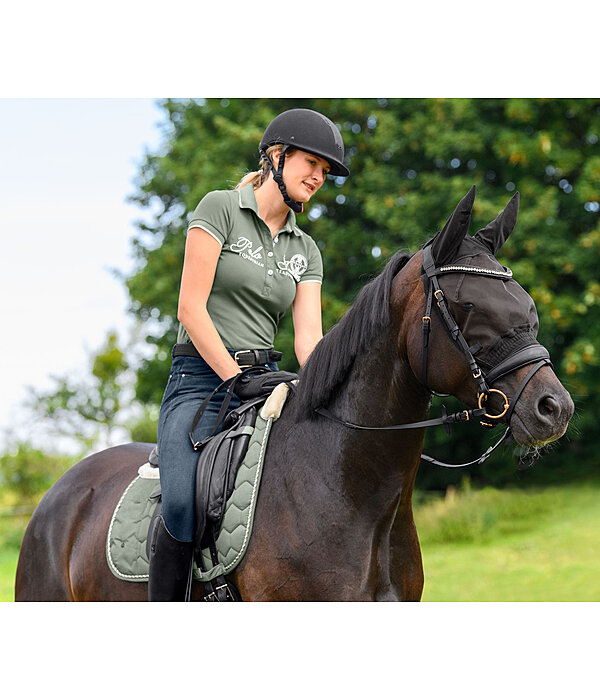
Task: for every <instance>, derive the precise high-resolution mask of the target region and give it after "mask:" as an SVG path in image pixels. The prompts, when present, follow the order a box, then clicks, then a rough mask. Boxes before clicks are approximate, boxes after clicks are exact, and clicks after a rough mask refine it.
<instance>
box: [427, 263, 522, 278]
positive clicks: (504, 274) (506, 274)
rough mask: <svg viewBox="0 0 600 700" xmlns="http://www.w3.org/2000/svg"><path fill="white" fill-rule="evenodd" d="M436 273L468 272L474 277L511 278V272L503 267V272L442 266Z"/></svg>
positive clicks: (471, 267)
mask: <svg viewBox="0 0 600 700" xmlns="http://www.w3.org/2000/svg"><path fill="white" fill-rule="evenodd" d="M438 272H470V273H471V274H475V275H491V276H493V277H506V278H507V279H509V278H511V277H512V276H513V273H512V270H511V269H510V268H508V267H505V268H504V270H488V269H487V268H485V267H473V266H470V265H444V267H440V269H439V270H438Z"/></svg>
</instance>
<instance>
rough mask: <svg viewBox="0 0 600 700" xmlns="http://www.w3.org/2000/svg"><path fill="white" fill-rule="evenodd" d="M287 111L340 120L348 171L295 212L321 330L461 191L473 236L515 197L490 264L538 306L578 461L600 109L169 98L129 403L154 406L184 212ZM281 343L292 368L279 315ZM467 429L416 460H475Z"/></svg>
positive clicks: (139, 249) (593, 399) (595, 242)
mask: <svg viewBox="0 0 600 700" xmlns="http://www.w3.org/2000/svg"><path fill="white" fill-rule="evenodd" d="M290 107H308V108H313V109H317V110H319V111H321V112H323V113H325V114H327V115H328V116H329V117H330V118H331V119H332V120H333V121H335V122H336V123H338V124H339V126H340V128H341V130H342V133H343V136H344V141H345V145H346V154H347V155H346V161H347V165H348V166H349V168H350V170H351V171H352V175H351V176H350V177H349V178H346V179H345V178H340V177H331V176H329V178H328V183H327V185H326V186H325V187H324V188H323V189H322V190H321V191H320V192H319V194H318V196H317V198H316V200H315V201H314V203H311V205H310V206H308V207H307V211H306V214H305V215H301V216H300V225H301V226H302V228H303V229H304V230H306V231H307V233H309V234H310V235H311V236H312V237H313V238H314V239H315V240H316V241H317V244H318V245H319V247H320V249H321V251H322V254H323V260H324V268H325V280H324V285H323V319H324V328H325V330H327V329H329V328H330V327H331V326H332V325H333V324H334V323H335V322H336V321H337V320H338V319H339V318H340V316H341V314H342V313H343V312H344V311H345V310H346V309H347V308H348V306H349V304H350V303H351V302H352V299H353V298H354V295H355V294H356V292H357V291H358V289H359V288H360V287H361V286H363V285H364V284H365V282H366V281H367V280H368V279H369V278H371V277H372V276H374V275H376V274H377V273H378V272H379V271H380V270H381V269H382V267H383V265H384V263H385V261H386V260H387V259H388V258H389V257H390V256H391V255H392V254H393V253H394V252H396V251H397V250H398V249H403V250H407V249H408V250H410V251H415V250H416V249H418V248H419V247H420V246H421V245H422V244H423V243H424V242H425V241H426V240H427V239H428V238H430V237H431V236H432V235H434V234H435V233H436V231H438V230H439V229H440V228H441V226H442V225H443V223H444V221H445V219H446V218H447V216H448V215H449V214H450V212H451V211H452V210H453V208H454V206H455V205H456V203H457V202H458V200H459V199H460V198H461V197H462V196H463V195H464V194H465V193H466V192H467V191H468V189H469V188H470V187H471V185H472V184H476V185H477V190H478V191H477V199H476V202H475V207H474V211H473V217H472V232H474V231H476V230H477V229H478V228H481V227H482V226H484V225H485V224H487V223H488V222H489V221H490V220H491V219H492V218H494V217H495V216H496V214H497V213H498V211H499V210H501V209H502V208H503V207H504V206H505V204H506V202H507V201H508V199H509V197H510V196H511V195H512V194H513V193H514V191H515V190H519V191H520V193H521V214H520V217H519V222H518V224H517V229H516V231H515V233H514V234H513V236H512V237H511V238H510V239H509V241H508V242H507V244H506V245H505V247H504V249H503V250H502V252H501V254H500V259H501V261H502V262H503V263H504V264H506V265H509V266H510V267H512V268H513V270H514V273H515V277H516V279H517V280H518V281H519V282H520V283H521V284H522V285H523V286H524V287H525V288H526V289H528V291H529V292H530V293H531V294H532V296H533V298H534V300H535V301H536V303H537V306H538V311H539V315H540V325H541V329H540V335H539V339H540V342H541V343H542V344H544V345H546V346H547V347H548V348H549V350H550V351H551V354H552V357H553V361H554V364H555V368H556V370H557V372H558V373H559V375H560V376H561V377H562V378H564V379H565V380H566V385H567V388H568V389H569V390H570V391H571V393H572V395H573V397H574V399H575V402H576V405H577V407H578V409H579V412H578V415H577V416H576V418H575V420H574V421H573V424H574V426H575V427H574V429H572V430H571V433H570V440H571V442H566V444H565V445H564V446H563V447H561V450H562V451H563V453H564V452H567V453H569V454H572V455H573V459H580V458H581V457H582V456H583V455H584V454H585V453H586V451H587V448H586V444H588V443H586V440H591V439H593V438H586V439H584V438H583V435H584V434H586V432H587V431H589V432H591V431H592V426H591V420H592V418H591V416H593V415H594V413H595V410H594V409H596V408H598V407H597V406H596V404H597V403H598V402H599V401H600V399H598V398H597V397H598V383H599V379H600V375H599V373H598V371H597V366H598V361H599V357H598V350H597V348H598V347H600V344H599V340H600V338H599V337H598V336H599V334H600V285H599V284H598V281H597V274H596V260H597V256H598V252H599V250H600V225H599V218H600V202H599V198H600V153H599V149H598V140H599V138H600V100H598V99H565V100H562V99H314V100H309V99H300V100H294V101H290V100H281V99H237V100H227V99H223V100H218V99H207V100H193V101H190V100H185V101H179V100H166V101H164V102H163V103H162V108H163V109H164V114H165V124H164V143H163V146H162V148H161V150H160V152H158V153H155V154H148V155H147V157H146V160H145V162H144V164H143V165H142V167H141V170H140V175H139V178H138V181H137V192H136V193H135V195H134V196H133V197H132V199H133V200H134V201H136V202H138V204H139V205H140V206H141V207H142V208H144V209H145V210H146V211H147V212H148V217H147V218H146V220H145V221H144V222H140V223H139V233H138V235H137V236H136V237H135V239H134V241H133V250H134V253H135V256H136V259H137V263H138V267H137V270H136V271H135V272H134V274H133V275H132V276H131V277H130V278H129V279H128V280H127V288H128V291H129V295H130V298H131V311H132V313H133V314H134V315H135V316H136V317H137V318H139V319H140V320H141V321H142V322H144V323H145V324H146V326H147V331H148V334H147V341H148V343H150V344H152V345H154V346H155V347H156V354H155V356H154V358H153V359H151V360H147V361H144V362H143V364H142V366H141V367H140V368H139V370H138V372H137V397H138V399H140V400H141V401H144V402H147V403H154V404H158V403H159V402H160V399H161V396H162V392H163V389H164V385H165V382H166V377H167V375H168V368H169V365H170V356H169V355H170V347H171V346H172V344H173V342H174V341H175V337H176V329H177V321H176V309H177V295H178V290H179V277H180V274H181V265H182V260H183V250H184V242H185V230H186V221H187V218H188V215H189V213H191V211H193V209H194V208H195V206H196V204H197V203H198V201H199V200H200V199H201V198H202V197H203V196H204V194H205V193H206V192H208V191H210V190H213V189H223V188H230V187H232V186H233V185H235V184H236V183H237V182H238V181H239V179H240V178H241V176H242V175H243V174H244V172H245V171H247V170H248V169H254V164H255V163H256V162H257V160H258V153H257V144H258V142H259V140H260V136H261V134H262V131H263V130H264V128H265V126H266V125H267V124H268V122H269V121H270V119H272V118H273V117H274V116H275V115H276V114H277V113H279V112H281V111H282V110H284V109H288V108H290ZM276 346H277V347H278V348H280V349H282V350H283V351H284V353H285V359H284V362H282V363H281V366H282V368H285V369H295V368H296V364H295V360H294V358H293V352H292V348H293V341H292V328H291V323H290V319H289V316H288V317H287V318H286V320H285V321H284V323H283V325H282V328H281V330H280V333H279V334H278V337H277V340H276ZM465 430H466V431H467V433H468V438H465V439H459V438H457V437H453V438H447V437H446V436H445V435H443V431H441V432H442V434H440V432H436V431H433V430H432V431H429V434H428V438H427V449H426V451H427V452H428V453H430V454H434V456H442V455H443V458H444V461H467V460H469V459H472V458H473V457H474V456H477V455H478V454H481V453H482V452H483V451H484V449H485V448H486V446H487V445H488V444H489V435H488V434H487V433H485V432H484V431H478V432H473V431H474V430H475V429H474V428H473V427H471V426H468V427H467V428H462V431H461V435H464V434H465V433H464V432H463V431H465ZM592 434H593V433H592ZM505 456H506V450H505ZM505 464H506V460H505V459H504V460H503V461H501V457H493V458H492V459H490V460H489V462H486V464H485V465H483V466H482V467H478V468H476V469H475V468H474V469H471V470H470V473H471V475H472V478H473V479H475V480H479V481H482V482H487V483H496V484H502V483H507V482H510V481H514V480H515V479H520V478H521V473H520V472H518V471H517V469H516V468H515V463H514V461H513V460H512V459H511V460H509V463H508V464H507V465H506V466H504V465H505ZM548 464H552V460H549V461H548V460H546V461H545V462H544V467H543V469H544V473H547V474H550V473H552V472H553V468H550V469H547V468H546V466H547V465H548ZM557 469H561V470H562V469H563V468H562V467H558V466H557V467H555V468H554V473H555V474H556V470H557ZM534 473H535V474H536V475H539V474H540V471H539V470H536V471H535V472H534ZM460 478H461V475H460V474H458V473H456V472H453V471H440V470H436V469H432V468H430V467H428V468H422V469H421V470H420V473H419V482H418V483H419V484H420V485H422V486H424V487H429V488H442V487H444V486H445V485H447V484H448V483H456V481H457V480H458V479H460ZM528 478H531V476H529V477H528Z"/></svg>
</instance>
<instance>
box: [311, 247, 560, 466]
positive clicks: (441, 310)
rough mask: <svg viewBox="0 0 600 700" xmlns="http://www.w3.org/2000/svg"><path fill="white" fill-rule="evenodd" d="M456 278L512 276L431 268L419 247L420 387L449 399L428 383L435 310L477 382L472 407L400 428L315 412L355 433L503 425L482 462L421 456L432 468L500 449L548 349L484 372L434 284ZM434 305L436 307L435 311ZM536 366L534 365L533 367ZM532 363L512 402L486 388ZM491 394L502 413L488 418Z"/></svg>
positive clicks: (530, 348)
mask: <svg viewBox="0 0 600 700" xmlns="http://www.w3.org/2000/svg"><path fill="white" fill-rule="evenodd" d="M457 272H458V273H461V274H468V275H479V276H482V277H487V278H495V279H503V280H509V279H512V276H513V274H512V271H511V270H510V269H509V268H507V267H503V269H502V270H492V269H487V268H482V267H475V266H472V265H442V266H441V267H436V265H435V261H434V259H433V253H432V250H431V243H429V244H428V245H427V246H425V247H424V248H423V263H422V275H423V281H424V285H425V289H426V295H427V301H426V305H425V315H424V316H423V318H422V324H423V351H422V358H423V359H422V369H421V380H422V383H423V386H424V387H425V388H426V389H427V390H428V391H429V392H430V394H435V395H436V396H448V394H436V392H434V391H433V390H432V389H430V387H429V386H428V384H427V368H428V362H429V341H430V335H431V315H432V312H433V309H434V308H435V309H437V313H438V315H439V317H440V319H441V321H442V323H443V324H444V325H445V327H446V330H447V331H448V333H449V334H450V337H451V338H452V341H453V342H454V343H455V344H456V345H457V347H458V348H459V350H460V351H461V352H462V354H463V355H464V356H465V358H466V359H467V362H468V363H469V369H470V371H471V374H472V376H473V378H474V379H475V380H476V381H477V386H478V389H477V408H475V409H468V410H464V411H459V412H458V413H454V414H448V413H447V412H446V407H445V406H442V416H441V417H440V418H432V419H430V420H425V421H419V422H416V423H403V424H401V425H387V426H364V425H357V424H355V423H349V422H348V421H344V420H342V419H340V418H337V417H336V416H334V415H333V414H332V413H330V412H329V411H328V410H327V409H325V408H323V407H318V408H316V409H315V411H316V413H319V414H320V415H322V416H325V417H326V418H329V419H330V420H334V421H336V422H338V423H341V424H342V425H345V426H346V427H348V428H355V429H357V430H409V429H417V428H428V427H431V426H435V425H443V426H444V428H445V429H446V432H448V433H449V432H450V430H449V428H450V425H451V424H452V423H460V422H465V421H470V420H471V419H472V418H480V419H481V420H480V423H481V425H482V426H484V427H485V428H492V427H494V426H495V425H497V424H498V422H499V421H501V420H504V422H505V423H506V425H507V426H508V427H507V428H506V431H505V433H504V435H503V436H502V437H501V438H500V440H499V441H498V442H497V443H496V444H495V445H493V446H492V447H490V448H488V449H487V450H486V452H484V454H482V455H481V457H478V458H477V459H475V460H473V461H471V462H466V463H465V464H446V463H445V462H440V461H438V460H436V459H434V458H433V457H429V456H427V455H424V454H422V455H421V459H422V460H424V461H426V462H429V463H431V464H435V465H437V466H440V467H452V468H453V467H468V466H471V465H474V464H482V463H483V462H484V461H485V460H486V459H487V458H488V457H489V456H490V455H491V454H492V452H493V451H494V450H495V449H496V448H497V447H499V446H500V445H501V444H502V443H504V442H508V441H510V440H511V439H512V432H511V429H510V419H511V417H512V413H513V411H514V408H515V405H516V403H517V401H518V400H519V398H520V397H521V395H522V393H523V391H524V389H525V387H526V386H527V384H529V382H530V381H531V379H532V378H533V377H534V375H535V374H536V372H537V371H538V370H540V369H541V368H542V367H544V366H545V365H549V366H550V367H552V362H551V361H550V353H549V352H548V350H547V349H546V348H545V347H544V346H543V345H540V344H539V343H529V344H527V345H525V346H523V347H521V348H519V349H518V350H516V351H515V352H512V353H511V354H509V355H508V357H506V358H504V359H503V360H502V361H501V362H499V363H498V364H497V365H496V366H495V367H493V368H492V369H491V370H490V371H489V372H487V374H485V373H484V372H483V370H482V369H481V367H480V366H479V364H478V363H477V360H476V359H475V352H476V348H472V347H471V346H469V343H468V342H467V340H466V339H465V337H464V335H463V333H462V331H461V329H460V327H459V325H458V324H457V323H456V321H455V319H454V317H453V316H452V314H451V313H450V310H449V308H448V304H447V302H446V297H445V295H444V292H443V290H442V288H441V286H440V283H439V277H441V276H443V275H447V274H452V273H454V274H455V273H457ZM434 301H435V306H434ZM534 363H535V364H534ZM531 364H533V365H534V366H533V367H532V368H531V369H530V371H529V372H528V373H527V375H526V376H525V378H524V379H523V381H522V382H521V384H520V386H519V388H518V389H517V391H516V392H515V395H514V396H513V397H512V399H509V398H508V397H507V396H506V394H505V393H504V392H503V391H501V390H500V389H494V388H491V385H492V384H493V383H494V382H496V381H498V379H500V378H501V377H504V376H505V375H507V374H509V373H510V372H514V371H515V370H517V369H520V368H521V367H525V366H527V365H531ZM491 394H498V395H499V396H500V397H501V398H502V400H503V411H502V413H499V414H498V415H490V414H489V413H487V408H486V403H487V401H488V399H489V397H490V395H491Z"/></svg>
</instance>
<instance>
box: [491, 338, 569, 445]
mask: <svg viewBox="0 0 600 700" xmlns="http://www.w3.org/2000/svg"><path fill="white" fill-rule="evenodd" d="M508 375H513V376H512V377H511V379H509V378H508ZM500 379H505V381H504V382H502V384H503V385H505V386H503V388H492V389H490V394H489V396H488V397H487V399H489V410H488V411H487V413H486V416H485V417H484V419H483V421H482V422H483V423H484V425H487V426H494V425H496V423H497V422H498V421H500V420H501V421H502V422H504V423H506V424H507V425H509V426H510V428H511V430H512V433H513V436H514V438H515V440H516V441H517V442H518V443H519V444H521V445H524V446H542V445H545V444H548V443H550V442H553V441H554V440H557V439H558V438H560V437H561V436H562V435H564V433H565V431H566V429H567V426H568V423H569V421H570V419H571V418H572V416H573V412H574V410H575V407H574V404H573V401H572V399H571V397H570V395H569V393H568V392H567V391H566V389H565V388H564V387H563V386H562V384H561V383H560V382H559V380H558V378H557V377H556V375H555V374H554V371H553V369H552V362H551V361H550V353H549V352H548V350H547V349H546V348H545V347H544V346H543V345H540V344H537V343H536V344H534V345H530V346H528V347H525V348H521V349H520V350H518V351H517V352H516V353H514V354H513V355H511V356H509V357H507V358H506V359H505V360H503V361H502V362H501V363H500V364H499V365H497V366H496V367H494V368H493V369H491V370H490V371H489V372H488V373H487V374H486V382H487V383H488V384H490V385H491V384H492V383H495V382H497V381H498V380H500ZM513 387H516V388H513ZM487 399H485V400H487ZM479 402H480V404H479V405H480V406H481V405H486V408H487V404H484V397H482V396H480V397H479ZM486 420H487V421H489V422H488V423H486V422H485V421H486Z"/></svg>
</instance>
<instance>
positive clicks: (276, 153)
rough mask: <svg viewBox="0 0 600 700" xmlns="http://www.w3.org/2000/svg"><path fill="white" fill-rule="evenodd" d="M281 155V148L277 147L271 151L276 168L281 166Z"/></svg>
mask: <svg viewBox="0 0 600 700" xmlns="http://www.w3.org/2000/svg"><path fill="white" fill-rule="evenodd" d="M280 156H281V148H276V149H275V150H274V151H273V153H271V155H270V158H271V162H272V163H273V165H274V166H275V169H276V170H277V168H278V167H279V157H280Z"/></svg>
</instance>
